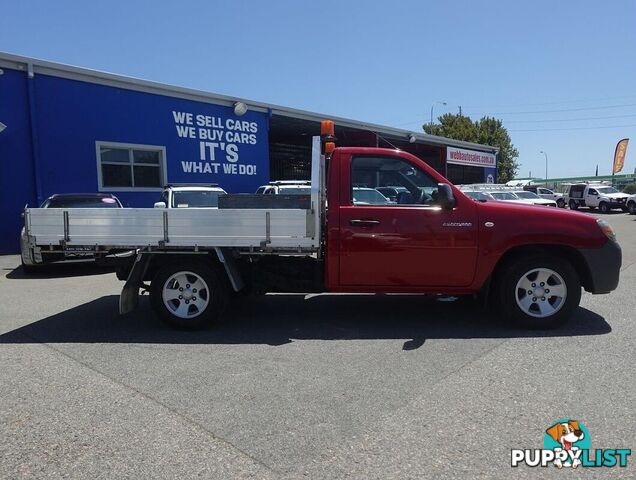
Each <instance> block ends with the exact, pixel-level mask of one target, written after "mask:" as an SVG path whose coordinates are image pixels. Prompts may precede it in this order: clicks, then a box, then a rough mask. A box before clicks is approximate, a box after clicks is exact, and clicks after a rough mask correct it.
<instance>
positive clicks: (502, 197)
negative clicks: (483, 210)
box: [488, 190, 534, 205]
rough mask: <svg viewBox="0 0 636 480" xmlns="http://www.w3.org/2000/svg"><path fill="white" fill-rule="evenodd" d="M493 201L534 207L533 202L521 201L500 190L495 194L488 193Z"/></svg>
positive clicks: (512, 194) (506, 191)
mask: <svg viewBox="0 0 636 480" xmlns="http://www.w3.org/2000/svg"><path fill="white" fill-rule="evenodd" d="M488 193H489V194H490V195H492V197H493V198H494V199H495V200H498V201H500V202H510V203H522V204H524V205H534V202H532V201H530V200H523V199H521V198H519V197H518V196H516V195H515V194H514V193H513V192H511V191H510V190H501V191H496V192H488Z"/></svg>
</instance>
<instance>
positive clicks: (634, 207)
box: [627, 202, 636, 215]
mask: <svg viewBox="0 0 636 480" xmlns="http://www.w3.org/2000/svg"><path fill="white" fill-rule="evenodd" d="M627 211H628V212H629V214H630V215H636V202H629V203H628V204H627Z"/></svg>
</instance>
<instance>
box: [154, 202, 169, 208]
mask: <svg viewBox="0 0 636 480" xmlns="http://www.w3.org/2000/svg"><path fill="white" fill-rule="evenodd" d="M154 208H166V202H155V205H154Z"/></svg>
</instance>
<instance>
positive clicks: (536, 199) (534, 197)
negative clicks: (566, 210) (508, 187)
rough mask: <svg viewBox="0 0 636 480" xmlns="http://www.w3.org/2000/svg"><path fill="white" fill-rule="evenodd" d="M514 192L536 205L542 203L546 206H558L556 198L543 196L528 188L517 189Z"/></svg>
mask: <svg viewBox="0 0 636 480" xmlns="http://www.w3.org/2000/svg"><path fill="white" fill-rule="evenodd" d="M512 193H514V194H515V195H516V196H517V197H519V198H520V199H521V200H529V201H531V202H532V203H534V204H535V205H541V206H544V207H556V206H557V202H555V201H554V200H548V199H547V198H541V197H540V196H539V195H537V194H536V193H533V192H528V191H526V190H516V191H514V192H512Z"/></svg>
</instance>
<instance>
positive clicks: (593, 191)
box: [587, 188, 598, 195]
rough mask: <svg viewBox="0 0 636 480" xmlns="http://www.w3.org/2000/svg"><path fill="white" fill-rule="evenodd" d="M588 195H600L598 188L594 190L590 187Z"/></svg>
mask: <svg viewBox="0 0 636 480" xmlns="http://www.w3.org/2000/svg"><path fill="white" fill-rule="evenodd" d="M587 193H588V195H598V192H597V191H596V190H594V189H593V188H590V189H589V190H588V191H587Z"/></svg>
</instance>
